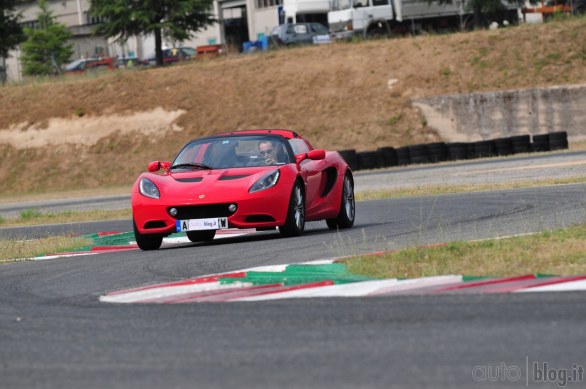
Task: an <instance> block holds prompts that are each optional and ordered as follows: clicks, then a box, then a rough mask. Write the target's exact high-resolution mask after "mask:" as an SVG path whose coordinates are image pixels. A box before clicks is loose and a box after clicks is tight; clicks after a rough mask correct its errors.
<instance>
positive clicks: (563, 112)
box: [413, 85, 586, 142]
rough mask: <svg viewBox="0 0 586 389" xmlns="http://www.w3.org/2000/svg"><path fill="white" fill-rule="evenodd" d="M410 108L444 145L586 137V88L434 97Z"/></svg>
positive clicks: (579, 138)
mask: <svg viewBox="0 0 586 389" xmlns="http://www.w3.org/2000/svg"><path fill="white" fill-rule="evenodd" d="M413 104H414V105H415V106H417V107H419V108H420V109H421V110H422V112H423V114H424V115H425V117H426V119H427V123H428V124H429V125H430V126H431V127H432V128H434V129H435V130H436V131H437V132H438V133H439V135H440V136H441V137H442V138H443V140H444V141H446V142H470V141H479V140H484V139H494V138H499V137H509V136H513V135H525V134H531V135H534V134H544V133H549V132H555V131H567V132H568V138H569V139H570V140H573V141H577V140H584V139H586V85H570V86H557V87H550V88H535V89H522V90H510V91H498V92H486V93H474V94H467V95H453V96H436V97H430V98H424V99H417V100H414V101H413Z"/></svg>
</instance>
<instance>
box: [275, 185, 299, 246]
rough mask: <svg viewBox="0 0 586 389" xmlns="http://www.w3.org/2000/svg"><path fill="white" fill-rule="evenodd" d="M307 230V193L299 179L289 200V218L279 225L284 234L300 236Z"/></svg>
mask: <svg viewBox="0 0 586 389" xmlns="http://www.w3.org/2000/svg"><path fill="white" fill-rule="evenodd" d="M304 230H305V194H304V193H303V188H302V186H301V184H300V183H299V181H295V185H293V190H292V191H291V197H290V200H289V209H288V210H287V220H286V221H285V225H283V226H280V227H279V232H280V233H281V235H283V236H299V235H301V234H302V233H303V231H304Z"/></svg>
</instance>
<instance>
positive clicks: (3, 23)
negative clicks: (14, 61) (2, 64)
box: [0, 0, 26, 58]
mask: <svg viewBox="0 0 586 389" xmlns="http://www.w3.org/2000/svg"><path fill="white" fill-rule="evenodd" d="M15 5H16V0H0V57H2V58H6V57H8V52H9V51H10V50H12V49H14V48H15V47H16V46H18V45H19V44H20V43H21V42H22V41H24V40H25V38H26V37H25V36H24V33H23V32H22V28H21V27H20V25H19V24H18V21H19V20H20V15H19V14H16V13H15Z"/></svg>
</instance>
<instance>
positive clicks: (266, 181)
mask: <svg viewBox="0 0 586 389" xmlns="http://www.w3.org/2000/svg"><path fill="white" fill-rule="evenodd" d="M279 175H280V173H279V171H278V170H273V171H271V172H268V173H267V174H265V175H264V176H262V177H261V178H260V179H259V180H258V181H257V182H255V183H254V185H252V186H251V187H250V189H249V190H248V191H249V192H250V193H254V192H258V191H259V190H265V189H268V188H271V187H273V186H275V185H276V184H277V181H279Z"/></svg>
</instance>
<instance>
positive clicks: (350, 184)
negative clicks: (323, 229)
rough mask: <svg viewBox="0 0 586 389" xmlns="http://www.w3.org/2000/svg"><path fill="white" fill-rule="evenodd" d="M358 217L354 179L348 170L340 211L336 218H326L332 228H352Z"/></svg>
mask: <svg viewBox="0 0 586 389" xmlns="http://www.w3.org/2000/svg"><path fill="white" fill-rule="evenodd" d="M355 217H356V201H355V199H354V180H352V175H351V174H350V172H346V175H345V176H344V182H343V183H342V199H341V201H340V212H339V213H338V216H337V217H336V218H335V219H326V223H327V225H328V227H329V228H330V230H337V229H342V228H350V227H352V226H353V225H354V218H355Z"/></svg>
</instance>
